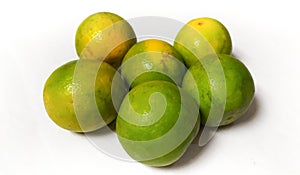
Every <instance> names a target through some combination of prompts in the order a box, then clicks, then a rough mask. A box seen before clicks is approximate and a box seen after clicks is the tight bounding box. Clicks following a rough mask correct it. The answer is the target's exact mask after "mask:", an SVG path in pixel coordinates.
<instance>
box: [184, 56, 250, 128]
mask: <svg viewBox="0 0 300 175" xmlns="http://www.w3.org/2000/svg"><path fill="white" fill-rule="evenodd" d="M215 57H216V55H210V56H207V57H205V58H203V60H202V61H201V62H198V63H197V64H195V65H193V66H191V67H190V69H189V70H188V71H187V73H186V75H185V77H184V79H183V83H182V88H183V89H184V90H186V92H188V93H189V94H190V95H191V96H192V97H194V98H195V99H196V101H197V102H198V104H199V105H200V112H201V116H202V117H201V119H202V120H201V123H202V124H203V125H207V126H223V125H228V124H230V123H232V122H234V121H236V120H237V119H238V118H240V117H241V116H242V115H243V114H244V113H245V112H246V111H247V109H248V108H249V106H250V104H251V102H252V100H253V98H254V92H255V88H254V82H253V79H252V76H251V74H250V72H249V71H248V69H247V67H246V66H245V65H244V64H243V63H242V62H241V61H239V60H238V59H236V58H234V57H232V56H229V55H224V54H220V55H218V57H217V59H215ZM204 64H205V65H204ZM218 65H221V66H218ZM222 79H223V80H224V81H222ZM212 92H214V93H212ZM222 97H224V98H226V99H223V98H222ZM222 103H225V104H222ZM212 105H215V106H217V107H219V108H217V109H215V110H217V111H212V109H211V107H212ZM222 105H223V106H224V105H225V109H224V108H222ZM218 110H220V111H218ZM218 112H219V114H223V116H222V115H221V116H220V115H214V114H216V113H218ZM220 117H222V118H220ZM208 118H209V120H208ZM220 119H221V123H219V122H220Z"/></svg>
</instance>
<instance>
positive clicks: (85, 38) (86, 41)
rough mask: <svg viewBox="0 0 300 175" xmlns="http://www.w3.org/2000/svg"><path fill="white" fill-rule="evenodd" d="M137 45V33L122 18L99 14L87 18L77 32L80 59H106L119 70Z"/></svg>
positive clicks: (105, 13)
mask: <svg viewBox="0 0 300 175" xmlns="http://www.w3.org/2000/svg"><path fill="white" fill-rule="evenodd" d="M135 43H136V36H135V33H134V31H133V29H132V27H131V26H130V24H129V23H128V22H127V21H126V20H124V19H123V18H122V17H120V16H118V15H116V14H113V13H109V12H99V13H95V14H93V15H91V16H89V17H87V18H86V19H85V20H84V21H83V22H82V23H81V24H80V26H79V27H78V29H77V32H76V40H75V45H76V51H77V54H78V56H79V57H80V58H84V59H92V60H96V59H104V61H106V62H107V63H109V64H111V65H112V66H114V67H115V68H118V67H119V65H120V64H121V62H122V59H123V57H124V55H125V54H126V52H127V51H128V49H129V48H130V47H131V46H132V45H133V44H135Z"/></svg>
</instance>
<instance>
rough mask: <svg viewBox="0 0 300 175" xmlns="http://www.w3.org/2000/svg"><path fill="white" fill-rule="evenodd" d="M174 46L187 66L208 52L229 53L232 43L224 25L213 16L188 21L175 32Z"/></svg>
mask: <svg viewBox="0 0 300 175" xmlns="http://www.w3.org/2000/svg"><path fill="white" fill-rule="evenodd" d="M174 47H175V48H176V49H177V50H178V51H179V52H180V53H181V55H182V56H183V58H184V61H185V63H186V65H187V66H188V67H190V66H191V65H193V64H194V63H195V62H197V60H198V59H201V58H203V57H205V56H206V55H209V54H214V53H216V54H231V50H232V43H231V38H230V35H229V32H228V30H227V29H226V27H225V26H224V25H223V24H222V23H221V22H219V21H218V20H216V19H213V18H196V19H193V20H191V21H189V22H188V23H187V24H186V25H185V26H184V27H183V28H182V29H181V30H180V31H179V32H178V34H177V36H176V39H175V41H174Z"/></svg>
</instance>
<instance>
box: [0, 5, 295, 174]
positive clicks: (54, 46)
mask: <svg viewBox="0 0 300 175" xmlns="http://www.w3.org/2000/svg"><path fill="white" fill-rule="evenodd" d="M99 11H110V12H114V13H117V14H119V15H120V16H122V17H123V18H125V19H129V18H134V17H141V16H149V15H150V16H163V17H168V18H173V19H176V20H179V21H181V22H183V23H186V22H187V21H189V20H190V19H193V18H197V17H203V16H208V17H213V18H216V19H218V20H220V21H221V22H222V23H223V24H224V25H225V26H226V27H227V28H228V30H229V32H230V34H231V36H232V40H233V45H234V46H233V47H234V48H233V53H234V54H235V55H236V56H237V57H239V58H240V59H241V60H242V61H243V62H244V63H245V64H246V65H247V67H248V68H249V70H250V71H251V73H252V74H253V77H254V79H255V84H256V98H255V102H254V104H253V105H252V107H251V109H250V111H249V113H248V115H247V116H248V118H244V119H243V120H241V121H239V122H238V123H236V124H234V125H232V126H230V127H226V128H223V129H219V130H218V133H217V135H216V137H214V139H213V140H212V141H211V142H210V143H209V144H208V145H207V146H206V147H204V148H199V147H197V145H196V144H194V145H192V146H191V148H190V149H189V150H188V151H187V152H186V154H185V155H184V156H183V158H182V159H180V160H179V161H178V162H177V163H176V164H174V165H173V166H170V167H167V168H151V167H147V166H145V165H142V164H140V163H136V162H126V161H121V160H117V159H114V158H111V157H109V156H107V155H106V154H104V153H102V152H101V151H99V150H98V149H96V148H95V147H94V146H93V145H92V144H91V143H90V142H89V141H88V140H87V139H86V137H84V135H79V134H73V133H71V132H68V131H65V130H63V129H61V128H59V127H58V126H56V125H55V124H54V123H53V122H52V121H51V120H50V119H49V118H48V116H47V114H46V112H45V110H44V106H43V99H42V90H43V85H44V83H45V81H46V79H47V78H48V76H49V75H50V74H51V72H52V71H53V70H54V69H55V68H57V67H58V66H60V65H62V64H63V63H66V62H67V61H70V60H73V59H77V56H76V53H75V48H74V36H75V32H76V29H77V27H78V25H79V24H80V22H81V21H82V20H83V19H84V18H86V17H87V16H89V15H90V14H92V13H95V12H99ZM297 11H299V9H298V7H297V5H296V1H291V0H285V1H276V0H273V1H259V0H252V1H247V2H245V1H240V2H239V1H236V0H227V1H224V0H209V1H208V0H207V1H196V0H195V1H190V0H184V1H177V2H174V1H163V0H151V1H142V0H139V1H131V0H126V1H124V0H114V1H111V0H106V1H100V0H86V1H83V0H72V1H62V0H51V1H41V0H36V1H33V0H26V1H21V0H19V1H16V0H11V1H5V2H4V1H1V3H0V24H1V26H0V58H1V63H0V95H1V96H0V109H1V110H0V174H1V175H2V174H3V175H6V174H7V175H11V174H30V175H35V174H52V175H53V174H85V175H89V174H116V173H118V174H154V173H157V174H183V173H184V174H207V175H208V174H220V173H221V174H222V175H225V174H230V175H237V174H244V175H246V174H249V175H250V174H251V175H252V174H272V175H275V174H278V175H279V174H289V175H293V174H299V173H300V167H299V163H300V158H299V156H300V150H299V148H300V140H299V139H300V127H299V125H300V116H299V113H300V110H299V109H300V107H299V99H300V93H299V89H300V78H299V76H300V69H299V64H300V61H299V60H300V57H299V51H300V44H299V43H300V32H299V31H300V25H299V18H298V17H299V15H300V14H299V12H297ZM157 27H159V26H157Z"/></svg>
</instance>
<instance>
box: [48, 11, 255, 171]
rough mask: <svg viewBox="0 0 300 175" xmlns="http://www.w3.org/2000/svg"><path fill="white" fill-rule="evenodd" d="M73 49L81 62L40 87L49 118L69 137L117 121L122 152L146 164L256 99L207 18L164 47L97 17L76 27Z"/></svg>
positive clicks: (164, 159) (179, 149)
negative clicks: (70, 132) (74, 133)
mask: <svg viewBox="0 0 300 175" xmlns="http://www.w3.org/2000/svg"><path fill="white" fill-rule="evenodd" d="M75 46H76V51H77V54H78V56H79V58H80V59H78V60H74V61H71V62H68V63H66V64H64V65H62V66H60V67H59V68H57V69H56V70H55V71H54V72H53V73H52V74H51V75H50V77H49V78H48V79H47V81H46V83H45V86H44V91H43V97H44V104H45V108H46V111H47V113H48V115H49V116H50V118H51V119H52V120H53V121H54V122H55V123H56V124H57V125H58V126H60V127H62V128H64V129H67V130H70V131H73V132H92V131H95V130H98V129H100V128H102V127H104V126H106V125H108V124H109V123H111V122H113V121H114V120H116V122H115V124H116V133H117V135H118V139H119V141H120V143H121V145H122V146H123V148H124V149H125V151H126V152H127V153H128V154H129V155H130V156H131V157H132V158H133V159H135V160H137V161H139V162H142V163H144V164H147V165H150V166H156V167H160V166H167V165H170V164H172V163H174V162H176V161H177V160H178V159H179V158H180V157H181V156H182V155H183V154H184V152H185V151H186V149H187V148H188V146H189V145H190V144H191V142H192V141H193V139H194V138H195V136H196V135H197V134H198V132H199V128H200V126H201V125H202V126H205V127H219V126H224V125H228V124H231V123H233V122H234V121H236V120H237V119H239V118H240V117H241V116H242V115H243V114H245V112H246V111H247V110H248V108H249V106H250V105H251V103H252V101H253V98H254V92H255V88H254V82H253V79H252V76H251V74H250V72H249V70H248V69H247V67H246V66H245V65H244V64H243V63H242V62H241V61H240V60H238V59H236V58H234V57H233V56H231V52H232V41H231V38H230V35H229V32H228V31H227V29H226V28H225V26H224V25H223V24H222V23H220V22H219V21H217V20H215V19H212V18H197V19H193V20H191V21H190V22H188V23H187V24H185V25H184V26H183V27H182V29H181V30H180V31H179V32H178V34H177V36H176V38H174V43H171V44H170V43H168V42H166V41H162V40H159V39H147V40H142V41H139V42H137V38H136V35H135V32H134V30H133V28H132V27H131V25H130V24H129V23H128V22H127V21H126V20H124V19H123V18H121V17H120V16H118V15H116V14H113V13H109V12H99V13H95V14H93V15H91V16H89V17H87V18H86V19H85V20H84V21H83V22H82V23H81V24H80V26H79V27H78V30H77V33H76V39H75Z"/></svg>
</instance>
